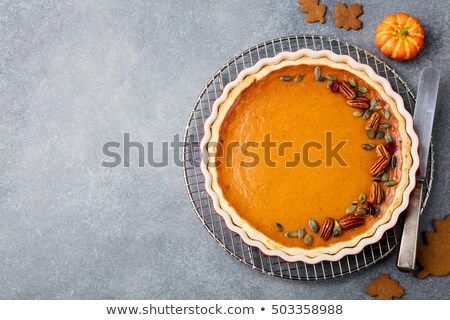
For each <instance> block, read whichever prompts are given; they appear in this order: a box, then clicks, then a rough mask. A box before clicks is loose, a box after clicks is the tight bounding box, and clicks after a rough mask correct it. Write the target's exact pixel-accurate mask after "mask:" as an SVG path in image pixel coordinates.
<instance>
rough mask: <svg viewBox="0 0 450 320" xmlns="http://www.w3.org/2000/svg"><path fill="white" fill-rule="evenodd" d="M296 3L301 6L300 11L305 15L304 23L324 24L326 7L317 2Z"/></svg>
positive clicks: (300, 0) (306, 0) (312, 0)
mask: <svg viewBox="0 0 450 320" xmlns="http://www.w3.org/2000/svg"><path fill="white" fill-rule="evenodd" d="M297 2H298V4H299V5H301V6H302V7H301V9H300V11H301V12H304V13H307V15H306V18H305V21H306V22H320V23H324V22H325V19H324V16H325V12H326V11H327V6H326V5H324V4H319V0H298V1H297Z"/></svg>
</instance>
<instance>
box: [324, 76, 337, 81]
mask: <svg viewBox="0 0 450 320" xmlns="http://www.w3.org/2000/svg"><path fill="white" fill-rule="evenodd" d="M325 78H327V79H328V80H331V81H335V80H336V77H335V76H330V75H328V76H326V77H325Z"/></svg>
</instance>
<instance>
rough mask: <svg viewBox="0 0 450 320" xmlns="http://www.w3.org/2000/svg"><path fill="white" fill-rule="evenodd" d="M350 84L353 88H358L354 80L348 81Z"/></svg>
mask: <svg viewBox="0 0 450 320" xmlns="http://www.w3.org/2000/svg"><path fill="white" fill-rule="evenodd" d="M348 83H349V84H350V85H351V86H352V87H356V81H355V79H353V78H350V79H348Z"/></svg>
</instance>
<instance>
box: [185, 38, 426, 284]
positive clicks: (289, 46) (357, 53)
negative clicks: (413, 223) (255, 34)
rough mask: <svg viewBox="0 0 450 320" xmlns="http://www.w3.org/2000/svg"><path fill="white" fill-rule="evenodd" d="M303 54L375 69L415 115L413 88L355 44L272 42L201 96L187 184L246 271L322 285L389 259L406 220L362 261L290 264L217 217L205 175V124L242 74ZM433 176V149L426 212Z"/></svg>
mask: <svg viewBox="0 0 450 320" xmlns="http://www.w3.org/2000/svg"><path fill="white" fill-rule="evenodd" d="M302 48H309V49H313V50H331V51H333V52H335V53H337V54H344V55H349V56H351V57H352V58H354V59H355V60H356V61H359V62H361V63H364V64H367V65H369V66H371V67H372V68H373V69H374V71H375V72H376V73H377V74H378V75H380V76H382V77H384V78H386V79H387V80H388V81H389V83H390V84H391V86H392V88H393V89H394V90H395V91H396V92H397V93H398V94H399V95H400V96H401V97H402V98H403V101H404V103H405V107H406V108H407V109H408V111H409V112H411V113H412V112H413V110H414V105H415V97H414V94H413V93H412V91H411V88H410V87H409V85H408V84H407V83H406V82H405V81H404V80H403V79H402V78H401V77H400V76H399V75H398V74H397V73H396V71H395V70H394V69H392V68H390V67H389V66H388V65H386V64H385V63H384V62H383V61H381V60H380V59H378V58H377V57H376V56H375V55H373V54H371V53H370V52H368V51H366V50H363V49H361V48H359V47H357V46H355V45H354V44H352V43H350V42H347V41H342V40H339V39H336V38H330V37H325V36H316V35H295V36H288V37H282V38H277V39H273V40H269V41H266V42H263V43H261V44H258V45H256V46H254V47H251V48H249V49H247V50H245V51H243V52H242V53H240V54H237V55H235V56H234V58H232V59H231V60H230V61H228V62H227V63H226V64H225V65H224V66H223V67H222V68H221V69H220V70H219V71H217V72H216V73H215V74H214V75H213V76H212V78H211V79H210V80H209V81H208V83H207V84H206V85H205V87H204V88H203V90H202V91H201V93H200V95H199V96H198V98H197V100H196V102H195V104H194V107H193V109H192V112H191V114H190V116H189V119H188V122H187V127H186V131H185V136H184V147H183V156H184V159H183V164H184V178H185V183H186V188H187V192H188V195H189V198H190V200H191V203H192V205H193V207H194V209H195V212H196V214H197V216H198V218H199V219H200V221H201V222H202V224H203V226H204V227H205V228H206V230H207V231H208V232H209V234H210V235H211V236H212V237H213V238H214V240H215V241H217V242H218V243H219V244H220V246H221V247H222V248H223V249H224V250H225V251H226V252H228V253H229V254H230V255H232V256H233V257H235V258H236V259H238V260H239V261H241V262H242V263H244V264H245V265H247V266H250V267H252V268H253V269H256V270H259V271H261V272H263V273H265V274H269V275H274V276H278V277H282V278H287V279H293V280H319V279H328V278H336V277H340V276H343V275H347V274H351V273H354V272H356V271H359V270H361V269H364V268H366V267H368V266H370V265H373V264H375V263H377V262H378V261H380V260H381V259H383V258H384V257H386V256H387V255H388V254H389V253H390V252H392V251H393V249H394V248H395V247H396V246H397V244H398V242H399V240H400V237H401V232H402V225H403V220H402V219H400V221H399V222H398V223H397V225H396V226H395V227H393V228H392V229H390V230H388V231H387V232H385V234H384V235H383V237H382V238H381V240H380V241H379V242H377V243H375V244H372V245H368V246H366V247H365V248H364V249H363V250H362V251H361V252H360V253H359V254H357V255H348V256H346V257H344V258H343V259H341V260H339V261H336V262H327V261H324V262H320V263H318V264H307V263H304V262H286V261H284V260H282V259H280V258H278V257H273V256H266V255H264V254H263V253H262V252H261V251H260V250H259V249H258V248H255V247H251V246H248V245H247V244H245V243H244V242H243V241H242V239H241V238H240V236H239V235H238V234H236V233H234V232H232V231H230V230H229V229H228V228H227V226H226V224H225V221H224V220H223V218H222V217H221V216H220V215H219V214H217V213H216V212H215V211H214V208H213V206H212V200H211V199H210V197H209V195H208V194H207V193H206V191H205V186H204V177H203V175H202V173H201V171H200V161H201V155H200V141H201V139H202V138H203V135H204V131H203V124H204V121H205V120H206V119H207V118H208V117H209V115H210V113H211V106H212V104H213V103H214V101H215V100H216V99H217V98H218V97H219V96H220V95H221V93H222V89H223V88H224V86H225V85H226V84H227V83H229V82H231V81H233V80H234V79H236V77H237V75H238V74H239V72H240V71H242V70H243V69H245V68H247V67H250V66H253V65H254V64H255V63H256V62H258V61H259V60H260V59H262V58H266V57H273V56H275V55H276V54H278V53H280V52H282V51H296V50H299V49H302ZM433 171H434V158H433V145H432V144H431V147H430V152H429V157H428V164H427V178H426V181H425V184H424V186H425V187H424V192H423V202H422V208H421V211H423V209H424V207H425V205H426V203H427V200H428V197H429V195H430V191H431V186H432V181H433Z"/></svg>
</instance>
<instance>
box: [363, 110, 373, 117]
mask: <svg viewBox="0 0 450 320" xmlns="http://www.w3.org/2000/svg"><path fill="white" fill-rule="evenodd" d="M372 113H373V111H372V110H370V108H369V109H367V110H366V112H364V115H363V119H364V120H368V119H369V118H370V117H371V116H372Z"/></svg>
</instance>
